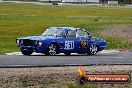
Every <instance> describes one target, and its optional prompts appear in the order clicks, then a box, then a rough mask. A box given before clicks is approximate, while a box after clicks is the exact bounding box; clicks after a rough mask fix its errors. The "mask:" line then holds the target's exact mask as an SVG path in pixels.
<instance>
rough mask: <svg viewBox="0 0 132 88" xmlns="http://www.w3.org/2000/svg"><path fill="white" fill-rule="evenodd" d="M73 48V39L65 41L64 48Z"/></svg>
mask: <svg viewBox="0 0 132 88" xmlns="http://www.w3.org/2000/svg"><path fill="white" fill-rule="evenodd" d="M73 48H74V41H65V48H64V49H73Z"/></svg>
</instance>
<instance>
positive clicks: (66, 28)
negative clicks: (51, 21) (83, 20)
mask: <svg viewBox="0 0 132 88" xmlns="http://www.w3.org/2000/svg"><path fill="white" fill-rule="evenodd" d="M48 29H64V30H69V29H71V30H76V29H77V30H78V29H81V28H74V27H50V28H48Z"/></svg>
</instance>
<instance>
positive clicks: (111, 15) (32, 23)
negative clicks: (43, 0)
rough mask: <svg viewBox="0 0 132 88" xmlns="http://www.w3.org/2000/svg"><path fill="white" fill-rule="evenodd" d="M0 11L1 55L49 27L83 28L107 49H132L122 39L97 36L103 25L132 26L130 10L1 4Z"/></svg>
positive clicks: (131, 12)
mask: <svg viewBox="0 0 132 88" xmlns="http://www.w3.org/2000/svg"><path fill="white" fill-rule="evenodd" d="M0 7H1V8H0V50H1V51H0V54H5V53H6V52H13V51H18V48H17V47H16V44H15V39H16V38H17V37H22V36H33V35H41V34H42V33H43V31H44V30H45V29H46V28H47V27H50V26H74V27H83V28H85V29H87V30H88V31H90V32H91V34H92V35H95V36H97V37H98V36H99V37H101V38H104V39H105V40H106V41H107V42H108V45H107V49H113V48H132V46H131V44H130V43H129V42H128V41H127V40H125V39H118V38H117V37H115V38H113V39H111V38H110V37H109V36H102V35H101V34H98V35H96V32H97V31H98V30H103V29H102V28H101V27H102V26H105V25H113V24H114V25H115V24H116V25H118V24H122V25H123V24H132V21H131V20H132V15H131V14H132V9H130V8H111V7H110V8H109V7H94V6H93V7H90V6H48V5H45V6H41V5H32V4H13V3H0ZM69 12H70V13H69Z"/></svg>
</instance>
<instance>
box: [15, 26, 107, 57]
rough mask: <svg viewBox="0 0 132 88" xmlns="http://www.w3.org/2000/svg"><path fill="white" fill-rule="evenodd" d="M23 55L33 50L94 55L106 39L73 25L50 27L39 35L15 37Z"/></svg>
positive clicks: (104, 43) (46, 53)
mask: <svg viewBox="0 0 132 88" xmlns="http://www.w3.org/2000/svg"><path fill="white" fill-rule="evenodd" d="M16 43H17V45H18V47H19V48H20V50H21V52H22V54H23V55H31V54H32V53H33V52H36V53H44V54H45V55H52V56H53V55H56V54H59V53H64V54H65V55H70V54H71V53H79V54H88V55H95V54H96V53H97V52H99V51H102V50H103V49H104V48H105V46H106V41H105V40H103V39H99V38H96V37H92V36H91V35H90V33H89V32H88V31H86V30H85V29H82V28H74V27H50V28H48V29H46V31H45V32H44V33H43V34H42V35H41V36H27V37H21V38H17V39H16Z"/></svg>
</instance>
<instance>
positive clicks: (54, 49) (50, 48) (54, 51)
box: [45, 43, 57, 56]
mask: <svg viewBox="0 0 132 88" xmlns="http://www.w3.org/2000/svg"><path fill="white" fill-rule="evenodd" d="M45 54H46V55H50V56H54V55H56V54H57V45H56V44H54V43H52V44H50V45H49V46H48V49H47V52H46V53H45Z"/></svg>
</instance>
